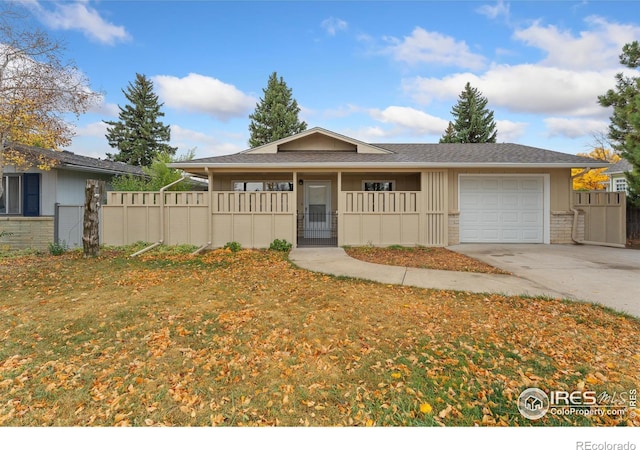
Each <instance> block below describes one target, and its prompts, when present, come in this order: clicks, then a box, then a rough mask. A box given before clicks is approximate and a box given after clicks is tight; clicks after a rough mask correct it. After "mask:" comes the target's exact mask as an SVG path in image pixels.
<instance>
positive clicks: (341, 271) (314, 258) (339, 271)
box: [289, 247, 563, 298]
mask: <svg viewBox="0 0 640 450" xmlns="http://www.w3.org/2000/svg"><path fill="white" fill-rule="evenodd" d="M289 259H290V260H291V261H292V262H293V263H294V264H296V265H297V266H299V267H302V268H304V269H307V270H311V271H313V272H321V273H326V274H331V275H341V276H348V277H353V278H362V279H366V280H372V281H378V282H380V283H386V284H401V285H406V286H415V287H421V288H429V289H446V290H456V291H467V292H478V293H496V294H505V295H531V296H547V297H553V298H562V297H563V295H562V294H561V293H559V292H556V291H554V290H551V289H547V288H545V287H544V286H541V285H539V284H536V283H534V282H532V281H529V280H526V279H524V278H520V277H517V276H512V275H492V274H484V273H470V272H452V271H448V270H430V269H415V268H411V267H399V266H386V265H382V264H372V263H368V262H364V261H360V260H357V259H354V258H351V257H350V256H348V255H347V254H346V253H345V251H344V250H343V249H342V248H339V247H325V248H296V249H293V250H292V251H291V253H290V254H289Z"/></svg>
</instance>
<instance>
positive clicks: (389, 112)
mask: <svg viewBox="0 0 640 450" xmlns="http://www.w3.org/2000/svg"><path fill="white" fill-rule="evenodd" d="M369 114H370V115H371V117H372V118H374V119H375V120H378V121H380V122H383V123H388V124H392V125H395V126H396V127H398V128H400V129H402V130H405V131H409V132H410V133H411V134H416V135H423V134H436V135H439V134H442V133H443V132H444V130H445V129H446V128H447V125H448V123H449V122H448V121H446V120H444V119H441V118H439V117H435V116H432V115H430V114H427V113H425V112H424V111H420V110H417V109H414V108H409V107H406V106H389V107H387V108H385V109H384V110H379V109H372V110H370V111H369Z"/></svg>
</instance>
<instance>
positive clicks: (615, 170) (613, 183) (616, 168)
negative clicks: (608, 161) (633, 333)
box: [603, 159, 633, 192]
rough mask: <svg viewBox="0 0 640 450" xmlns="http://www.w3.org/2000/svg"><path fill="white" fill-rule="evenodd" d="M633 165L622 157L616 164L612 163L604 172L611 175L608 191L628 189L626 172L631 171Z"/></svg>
mask: <svg viewBox="0 0 640 450" xmlns="http://www.w3.org/2000/svg"><path fill="white" fill-rule="evenodd" d="M632 170H633V166H632V165H631V163H630V162H629V161H627V160H626V159H621V160H620V161H618V162H617V163H615V164H612V165H611V166H609V167H608V168H607V170H605V171H604V172H603V173H604V174H605V175H608V176H609V184H608V185H607V191H611V192H624V191H627V176H626V175H625V172H631V171H632Z"/></svg>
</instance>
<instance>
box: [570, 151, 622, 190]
mask: <svg viewBox="0 0 640 450" xmlns="http://www.w3.org/2000/svg"><path fill="white" fill-rule="evenodd" d="M578 156H588V157H589V158H593V159H597V160H600V161H606V162H608V163H616V162H618V161H620V156H618V155H617V154H615V153H613V152H612V151H611V150H607V149H605V148H602V147H598V148H595V149H594V150H592V151H591V152H590V153H588V154H587V153H578ZM605 170H606V168H600V169H591V170H589V171H587V172H585V173H584V174H583V175H580V176H579V177H576V178H574V179H573V189H575V190H576V191H596V190H602V189H606V188H607V182H608V181H609V177H608V176H607V175H605V174H604V171H605ZM582 171H583V169H571V175H577V174H579V173H580V172H582Z"/></svg>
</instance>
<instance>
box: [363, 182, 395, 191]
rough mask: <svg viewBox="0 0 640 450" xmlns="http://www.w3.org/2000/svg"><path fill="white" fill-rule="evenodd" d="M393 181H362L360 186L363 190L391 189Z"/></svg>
mask: <svg viewBox="0 0 640 450" xmlns="http://www.w3.org/2000/svg"><path fill="white" fill-rule="evenodd" d="M393 184H394V183H393V181H364V182H363V183H362V187H363V189H364V190H365V191H393Z"/></svg>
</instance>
